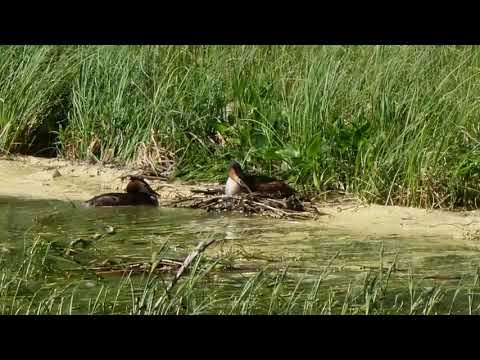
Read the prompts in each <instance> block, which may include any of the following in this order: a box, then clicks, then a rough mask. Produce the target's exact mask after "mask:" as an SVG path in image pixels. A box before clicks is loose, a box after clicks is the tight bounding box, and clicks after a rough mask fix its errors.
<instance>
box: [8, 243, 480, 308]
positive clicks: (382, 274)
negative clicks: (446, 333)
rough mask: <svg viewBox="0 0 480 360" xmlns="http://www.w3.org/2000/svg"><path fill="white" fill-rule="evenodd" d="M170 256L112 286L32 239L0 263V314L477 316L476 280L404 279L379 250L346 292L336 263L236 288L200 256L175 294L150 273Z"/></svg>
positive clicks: (56, 248)
mask: <svg viewBox="0 0 480 360" xmlns="http://www.w3.org/2000/svg"><path fill="white" fill-rule="evenodd" d="M167 248H168V246H164V247H162V249H163V250H164V251H163V252H162V251H160V252H159V253H154V254H152V259H151V261H146V262H145V265H146V267H145V268H144V271H143V272H142V273H140V274H139V273H136V272H135V271H132V270H128V271H125V272H124V273H123V275H121V274H117V275H113V280H112V278H111V277H110V278H109V277H105V276H103V275H101V274H99V273H96V272H95V271H94V270H89V268H88V266H86V262H85V259H86V258H88V252H89V251H90V252H92V250H88V248H86V249H83V250H80V251H78V252H76V257H75V256H72V255H71V254H70V253H69V252H68V251H65V250H66V248H62V245H61V244H59V243H55V242H49V241H45V240H42V239H41V237H40V236H36V238H35V239H34V241H33V243H31V244H30V245H28V246H26V247H25V248H24V249H23V252H22V254H19V255H21V256H19V257H18V258H17V261H15V262H12V260H11V259H9V260H8V261H7V260H6V259H5V257H1V258H0V268H1V270H2V271H1V273H2V275H1V277H0V314H243V315H245V314H367V315H369V314H425V315H427V314H456V313H461V314H470V315H472V314H477V315H478V314H480V303H479V301H478V290H479V286H480V285H479V283H478V272H477V273H476V275H474V276H473V277H472V278H468V279H467V278H465V279H460V280H459V281H458V282H457V283H456V285H455V284H452V283H448V282H447V283H446V284H445V286H442V285H441V284H440V283H438V282H437V283H434V284H429V283H426V281H427V280H425V279H422V278H419V277H418V276H416V275H414V273H413V272H412V269H409V270H408V272H406V273H403V274H402V272H404V271H403V270H402V269H399V268H398V264H397V260H396V257H395V258H394V259H393V261H390V262H388V261H385V259H384V258H383V248H381V249H380V258H379V262H378V266H376V267H374V268H372V269H366V271H365V272H364V274H363V275H362V276H361V277H355V279H352V280H351V281H350V282H349V283H348V284H341V285H340V284H338V283H335V285H333V283H332V280H330V279H329V278H330V276H332V275H334V273H335V269H337V270H338V269H339V268H340V267H341V264H339V261H337V259H336V256H334V257H333V258H332V259H331V261H330V262H328V263H327V264H324V266H323V267H322V268H323V270H321V272H319V273H318V274H317V275H315V274H308V273H307V272H306V273H303V274H302V273H299V272H298V270H297V271H295V270H293V271H291V270H290V269H288V268H283V269H274V268H269V267H264V268H262V269H259V270H258V271H255V272H250V273H246V274H245V275H241V278H240V280H237V281H235V282H234V283H233V284H232V283H229V282H228V281H225V280H226V278H224V279H223V280H219V279H218V278H217V276H216V274H218V273H221V272H223V273H226V272H227V273H228V263H229V261H231V259H230V260H228V259H226V258H216V259H214V258H210V257H208V256H204V257H202V256H200V257H197V258H196V259H192V260H193V261H192V262H191V266H190V268H189V273H188V275H187V276H184V277H183V278H181V280H180V281H179V282H178V283H177V284H176V285H175V286H173V285H172V284H175V282H171V278H172V275H168V273H165V272H163V273H162V272H160V273H156V272H155V271H154V269H155V267H156V266H157V264H158V263H159V262H161V260H160V258H161V256H162V255H163V254H164V253H165V252H166V251H165V249H167ZM90 255H91V254H90ZM337 255H338V254H337ZM82 258H83V260H82ZM97 260H100V259H97ZM126 269H127V268H126ZM72 273H75V275H72ZM103 274H104V273H103ZM59 279H63V281H62V284H61V285H60V280H59ZM168 283H170V285H168ZM169 290H171V291H169Z"/></svg>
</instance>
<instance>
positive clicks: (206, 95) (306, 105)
mask: <svg viewBox="0 0 480 360" xmlns="http://www.w3.org/2000/svg"><path fill="white" fill-rule="evenodd" d="M479 108H480V48H478V47H475V46H2V47H0V149H1V151H2V152H3V153H17V152H21V153H29V154H35V155H45V156H47V155H48V156H56V155H58V156H62V157H66V158H69V159H83V160H91V161H101V162H105V163H122V164H124V163H128V164H134V165H136V166H140V167H149V168H151V169H153V170H155V169H160V170H162V171H167V172H168V173H169V174H170V176H176V177H181V178H184V179H198V180H207V179H208V180H212V179H216V180H220V179H224V177H225V169H226V166H227V164H228V163H229V161H230V160H231V159H234V158H235V159H237V160H239V161H241V162H242V163H244V164H245V165H246V167H247V168H249V169H252V171H262V172H264V173H267V174H272V175H276V176H281V177H283V178H285V179H287V180H288V181H289V182H291V183H292V184H293V185H294V186H296V187H297V188H298V189H302V188H303V187H305V188H308V189H313V190H315V191H318V192H325V191H331V190H333V191H346V192H349V193H351V194H354V195H356V196H358V197H360V198H363V199H365V200H367V201H371V202H376V203H380V204H394V205H405V206H419V207H469V208H472V207H473V208H475V207H477V206H478V204H477V200H476V199H477V197H478V195H479V191H480V185H479V184H480V183H479V181H478V180H479V175H480V146H479V144H480V142H479V139H480V126H479V122H478V119H477V117H478V113H479V111H478V110H479Z"/></svg>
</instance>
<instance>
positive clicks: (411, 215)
mask: <svg viewBox="0 0 480 360" xmlns="http://www.w3.org/2000/svg"><path fill="white" fill-rule="evenodd" d="M0 172H1V173H2V174H3V178H2V182H1V185H0V196H2V195H3V196H16V197H28V198H38V199H57V200H63V201H86V200H88V199H90V198H91V197H93V196H95V195H98V194H101V193H104V192H111V191H123V190H124V188H125V186H126V181H127V180H122V179H121V178H122V176H125V175H127V174H136V173H138V171H136V170H135V169H132V168H128V167H116V166H105V165H99V164H89V163H81V162H72V161H67V160H61V159H57V158H53V159H48V158H37V157H33V156H16V157H11V158H0ZM149 183H150V184H151V186H152V188H153V189H154V190H155V191H157V192H158V193H159V194H160V199H159V200H160V204H161V206H162V204H163V205H164V206H168V205H169V203H170V202H171V201H174V200H175V199H178V198H179V197H182V196H184V197H185V196H191V195H192V192H191V190H193V189H198V188H209V187H215V186H219V185H220V184H205V183H201V184H200V183H198V184H195V183H189V184H185V183H181V182H170V183H167V182H166V181H160V180H149ZM315 206H316V207H317V208H318V210H319V211H320V212H322V213H323V214H324V215H323V216H320V217H319V218H318V219H317V220H315V221H313V220H306V221H305V222H306V223H305V225H306V226H307V223H308V226H327V227H328V228H335V229H342V230H345V231H349V232H351V231H353V232H356V233H359V234H362V235H365V234H366V235H375V236H378V235H385V236H398V237H405V236H416V235H421V236H438V237H449V238H456V239H466V240H469V241H475V242H477V241H480V211H455V212H452V211H443V210H425V209H416V208H405V207H398V206H379V205H366V204H361V203H359V202H358V201H354V200H352V199H349V200H348V201H334V202H330V203H327V202H325V201H319V202H318V203H316V204H315ZM199 211H201V210H199Z"/></svg>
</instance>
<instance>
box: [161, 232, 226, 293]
mask: <svg viewBox="0 0 480 360" xmlns="http://www.w3.org/2000/svg"><path fill="white" fill-rule="evenodd" d="M215 241H216V240H215V239H211V240H208V241H207V242H205V241H202V242H200V244H198V245H197V248H196V249H195V250H194V251H193V252H192V253H190V255H188V256H187V258H186V259H185V260H184V261H183V264H182V266H180V269H178V271H177V273H176V274H175V277H174V278H173V279H172V281H171V282H170V284H169V285H168V286H167V290H166V292H167V293H168V292H170V290H171V289H172V288H173V287H174V286H175V284H176V283H177V281H178V279H180V277H181V276H182V274H183V273H184V271H185V270H186V269H187V267H188V266H189V265H190V264H191V263H192V261H193V260H195V258H196V257H197V256H198V255H200V254H201V253H203V252H204V251H205V249H206V248H207V247H209V246H210V245H211V244H213V243H214V242H215Z"/></svg>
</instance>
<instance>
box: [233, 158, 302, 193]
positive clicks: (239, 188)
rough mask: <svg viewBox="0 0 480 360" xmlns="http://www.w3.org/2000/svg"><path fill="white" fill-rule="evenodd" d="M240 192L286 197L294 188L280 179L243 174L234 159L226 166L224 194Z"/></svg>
mask: <svg viewBox="0 0 480 360" xmlns="http://www.w3.org/2000/svg"><path fill="white" fill-rule="evenodd" d="M241 192H249V193H252V192H256V193H266V194H269V195H279V196H281V197H286V196H290V195H293V194H294V193H295V190H293V189H292V188H291V187H290V186H289V185H287V184H286V183H284V182H283V181H281V180H277V179H274V178H271V177H268V176H262V175H248V174H245V173H244V172H243V171H242V167H241V166H240V164H239V163H238V162H236V161H235V160H234V161H232V162H231V163H230V167H229V168H228V179H227V183H226V185H225V195H228V196H232V195H235V194H238V193H241Z"/></svg>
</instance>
